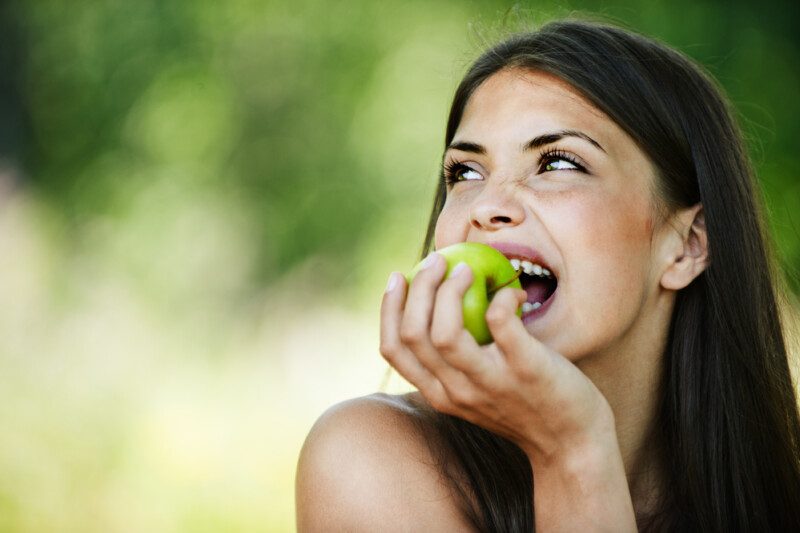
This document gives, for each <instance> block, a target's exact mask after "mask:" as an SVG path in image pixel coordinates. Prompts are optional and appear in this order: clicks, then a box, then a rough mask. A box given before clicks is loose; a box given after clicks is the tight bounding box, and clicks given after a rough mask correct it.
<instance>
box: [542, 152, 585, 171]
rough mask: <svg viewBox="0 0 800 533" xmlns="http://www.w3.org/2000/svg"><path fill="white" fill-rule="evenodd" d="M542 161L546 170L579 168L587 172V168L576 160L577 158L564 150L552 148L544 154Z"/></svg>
mask: <svg viewBox="0 0 800 533" xmlns="http://www.w3.org/2000/svg"><path fill="white" fill-rule="evenodd" d="M541 161H542V163H543V164H544V170H545V171H552V170H578V171H581V172H586V169H585V168H584V167H583V165H581V164H580V163H578V162H577V161H575V159H574V158H573V157H572V156H570V155H568V154H567V153H566V152H564V151H562V150H551V151H549V152H545V153H544V154H542V159H541Z"/></svg>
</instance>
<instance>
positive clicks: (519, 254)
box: [486, 242, 558, 279]
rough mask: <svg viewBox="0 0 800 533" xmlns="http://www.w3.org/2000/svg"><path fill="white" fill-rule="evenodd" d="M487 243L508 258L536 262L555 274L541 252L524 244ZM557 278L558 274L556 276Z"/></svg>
mask: <svg viewBox="0 0 800 533" xmlns="http://www.w3.org/2000/svg"><path fill="white" fill-rule="evenodd" d="M486 244H487V245H489V246H491V247H492V248H494V249H495V250H497V251H498V252H500V253H501V254H503V255H504V256H506V257H507V258H509V259H524V260H526V261H530V262H531V263H536V264H538V265H540V266H542V267H544V268H546V269H547V270H549V271H550V272H552V273H553V275H554V276H556V273H555V271H554V270H553V269H552V267H551V266H550V265H549V264H548V263H547V262H546V261H545V260H544V257H542V254H540V253H539V252H537V251H536V250H534V249H533V248H531V247H530V246H525V245H524V244H516V243H513V242H488V243H486ZM556 279H558V276H556Z"/></svg>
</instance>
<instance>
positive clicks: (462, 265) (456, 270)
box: [450, 261, 469, 277]
mask: <svg viewBox="0 0 800 533" xmlns="http://www.w3.org/2000/svg"><path fill="white" fill-rule="evenodd" d="M467 268H469V266H468V265H467V264H466V263H465V262H464V261H461V262H460V263H459V264H457V265H456V266H455V268H454V269H453V271H452V272H451V273H450V276H451V277H456V276H458V275H459V274H461V273H462V272H464V271H465V270H466V269H467Z"/></svg>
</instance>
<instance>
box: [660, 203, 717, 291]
mask: <svg viewBox="0 0 800 533" xmlns="http://www.w3.org/2000/svg"><path fill="white" fill-rule="evenodd" d="M672 227H673V228H674V230H675V232H676V233H675V234H674V235H672V236H671V237H672V238H673V239H674V241H673V242H674V246H673V247H672V249H671V250H670V254H669V258H668V265H667V268H666V270H665V271H664V273H663V274H662V276H661V286H662V287H664V288H665V289H670V290H680V289H683V288H684V287H686V286H688V285H689V284H690V283H691V282H692V281H693V280H694V279H695V278H696V277H697V276H699V275H700V274H702V273H703V271H704V270H705V269H706V268H707V267H708V263H709V257H708V234H707V232H706V223H705V216H704V214H703V206H702V204H695V205H694V206H692V207H690V208H688V209H684V210H681V211H678V212H677V213H676V214H675V215H674V217H673V224H672Z"/></svg>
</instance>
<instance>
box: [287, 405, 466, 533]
mask: <svg viewBox="0 0 800 533" xmlns="http://www.w3.org/2000/svg"><path fill="white" fill-rule="evenodd" d="M412 416H413V414H412V413H410V412H409V411H408V408H407V407H404V406H403V404H401V403H400V402H399V401H397V400H396V399H393V398H392V397H390V396H387V395H382V394H375V395H372V396H368V397H365V398H358V399H355V400H350V401H347V402H343V403H341V404H338V405H336V406H334V407H332V408H331V409H329V410H328V411H327V412H326V413H325V414H324V415H322V417H320V419H319V420H318V421H317V423H316V424H315V425H314V427H313V429H312V430H311V433H310V434H309V436H308V437H307V439H306V442H305V444H304V446H303V450H302V452H301V454H300V461H299V463H298V469H297V481H296V509H297V530H298V531H299V532H301V533H304V532H316V531H326V532H327V531H352V532H358V531H388V532H394V531H398V532H400V531H409V532H411V531H434V532H435V531H471V530H472V528H471V526H470V524H469V523H468V522H467V521H466V519H465V518H464V517H463V515H462V512H461V510H460V509H459V507H458V504H457V503H456V500H455V499H454V498H453V497H452V495H451V493H450V489H449V486H448V485H447V484H446V483H445V482H444V481H443V480H442V479H441V476H440V474H439V469H438V466H437V464H436V461H435V459H434V457H433V455H432V453H431V451H430V449H429V447H428V445H427V442H426V440H425V438H424V437H423V436H422V435H420V434H419V430H418V429H417V427H416V426H415V424H414V423H413V420H412V418H411V417H412Z"/></svg>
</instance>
